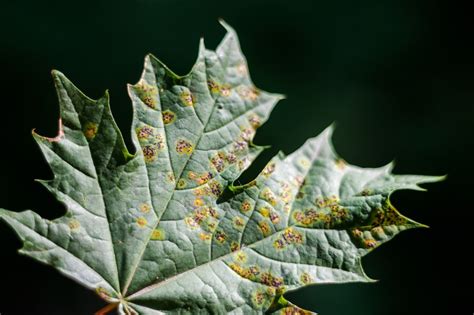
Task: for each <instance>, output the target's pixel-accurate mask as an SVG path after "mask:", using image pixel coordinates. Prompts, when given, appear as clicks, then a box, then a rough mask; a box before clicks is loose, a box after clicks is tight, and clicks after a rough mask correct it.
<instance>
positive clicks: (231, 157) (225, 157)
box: [210, 151, 237, 173]
mask: <svg viewBox="0 0 474 315" xmlns="http://www.w3.org/2000/svg"><path fill="white" fill-rule="evenodd" d="M210 161H211V165H212V166H213V167H214V168H215V169H216V171H217V172H219V173H221V172H223V171H224V170H225V169H226V168H227V167H228V166H229V165H232V164H235V162H236V161H237V156H236V155H235V153H234V152H229V153H227V154H226V153H225V152H223V151H219V152H217V153H216V154H215V155H214V156H213V157H212V158H211V160H210Z"/></svg>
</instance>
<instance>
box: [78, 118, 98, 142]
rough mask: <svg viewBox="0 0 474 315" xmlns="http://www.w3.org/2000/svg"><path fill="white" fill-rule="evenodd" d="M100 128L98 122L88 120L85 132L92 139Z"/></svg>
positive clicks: (88, 138) (84, 128)
mask: <svg viewBox="0 0 474 315" xmlns="http://www.w3.org/2000/svg"><path fill="white" fill-rule="evenodd" d="M98 130H99V126H98V125H97V124H96V123H93V122H88V123H86V124H84V127H83V130H82V131H83V133H84V136H85V137H86V139H87V140H89V141H90V140H92V139H94V138H95V135H96V134H97V131H98Z"/></svg>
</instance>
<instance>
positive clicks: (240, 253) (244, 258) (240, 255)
mask: <svg viewBox="0 0 474 315" xmlns="http://www.w3.org/2000/svg"><path fill="white" fill-rule="evenodd" d="M234 258H235V260H236V261H238V262H240V263H245V262H247V254H245V253H244V252H243V251H241V250H239V251H238V252H236V253H235V254H234Z"/></svg>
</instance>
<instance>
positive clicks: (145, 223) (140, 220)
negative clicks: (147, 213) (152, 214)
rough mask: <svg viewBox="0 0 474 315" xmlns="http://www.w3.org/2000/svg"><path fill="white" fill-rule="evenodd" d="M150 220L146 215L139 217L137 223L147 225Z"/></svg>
mask: <svg viewBox="0 0 474 315" xmlns="http://www.w3.org/2000/svg"><path fill="white" fill-rule="evenodd" d="M147 223H148V221H147V220H146V219H145V218H144V217H139V218H137V224H138V226H139V227H145V226H146V225H147Z"/></svg>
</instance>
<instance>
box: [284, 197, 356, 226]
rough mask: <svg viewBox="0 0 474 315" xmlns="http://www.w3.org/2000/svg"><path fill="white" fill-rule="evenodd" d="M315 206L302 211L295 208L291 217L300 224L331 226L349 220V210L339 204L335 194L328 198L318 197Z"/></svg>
mask: <svg viewBox="0 0 474 315" xmlns="http://www.w3.org/2000/svg"><path fill="white" fill-rule="evenodd" d="M315 204H316V208H315V209H314V208H309V209H305V210H303V211H301V210H295V211H294V212H293V219H294V220H295V221H296V222H298V224H299V225H302V226H311V227H320V228H333V227H335V226H340V225H342V224H344V223H347V222H349V220H350V219H351V215H350V212H349V210H347V209H346V208H344V207H342V206H340V205H339V199H338V198H337V197H336V196H331V197H329V198H321V197H318V198H316V200H315Z"/></svg>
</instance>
